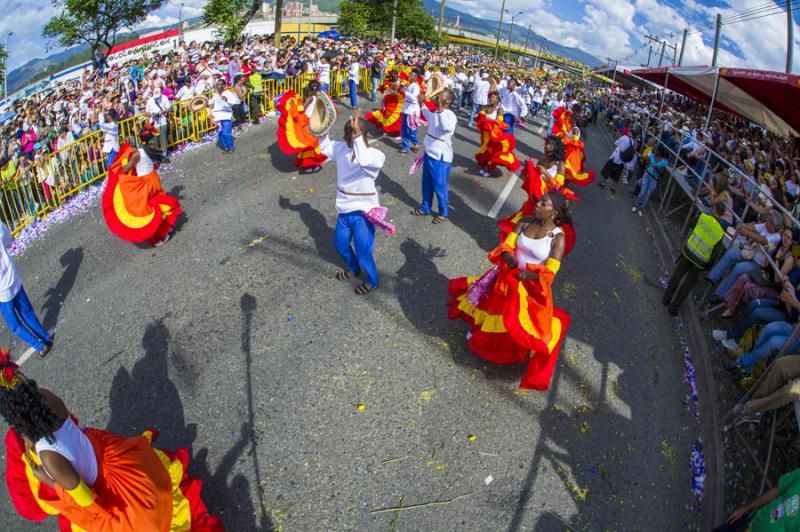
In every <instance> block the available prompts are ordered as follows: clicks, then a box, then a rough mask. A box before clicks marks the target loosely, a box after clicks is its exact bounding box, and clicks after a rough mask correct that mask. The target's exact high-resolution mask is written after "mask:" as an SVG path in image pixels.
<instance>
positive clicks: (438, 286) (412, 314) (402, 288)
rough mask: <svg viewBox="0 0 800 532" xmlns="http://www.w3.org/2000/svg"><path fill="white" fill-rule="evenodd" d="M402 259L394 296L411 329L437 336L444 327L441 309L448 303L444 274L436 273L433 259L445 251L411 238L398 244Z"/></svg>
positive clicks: (444, 320) (445, 322) (445, 319)
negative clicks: (410, 324) (411, 326)
mask: <svg viewBox="0 0 800 532" xmlns="http://www.w3.org/2000/svg"><path fill="white" fill-rule="evenodd" d="M400 251H401V252H402V253H403V256H404V257H405V262H404V263H403V265H402V266H400V269H398V270H397V282H396V285H395V295H396V296H397V300H398V302H399V303H400V308H401V309H402V311H403V314H404V315H405V317H406V318H407V319H408V321H410V322H411V323H412V324H413V325H414V328H415V329H417V330H419V331H422V332H423V333H425V334H427V335H430V336H435V337H438V336H439V335H440V334H441V333H442V332H443V331H446V330H447V329H448V327H447V315H446V313H445V312H443V310H442V309H444V308H445V304H446V303H447V299H446V297H447V291H446V288H447V281H448V279H447V277H445V276H444V275H442V274H441V273H439V269H438V268H437V267H436V264H435V263H434V262H433V261H434V259H438V258H444V257H446V256H447V251H446V250H444V249H442V248H438V247H433V246H428V247H427V248H426V247H423V246H422V245H421V244H420V243H419V242H417V241H416V240H414V239H413V238H407V239H406V240H405V241H403V243H402V244H400Z"/></svg>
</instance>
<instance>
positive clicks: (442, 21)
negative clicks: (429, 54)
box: [439, 0, 445, 46]
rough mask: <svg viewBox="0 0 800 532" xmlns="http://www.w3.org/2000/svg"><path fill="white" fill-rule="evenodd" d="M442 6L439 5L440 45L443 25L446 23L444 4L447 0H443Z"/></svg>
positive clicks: (440, 43)
mask: <svg viewBox="0 0 800 532" xmlns="http://www.w3.org/2000/svg"><path fill="white" fill-rule="evenodd" d="M441 2H442V3H441V6H440V7H439V46H441V45H442V25H443V23H444V4H445V0H441Z"/></svg>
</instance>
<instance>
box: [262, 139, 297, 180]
mask: <svg viewBox="0 0 800 532" xmlns="http://www.w3.org/2000/svg"><path fill="white" fill-rule="evenodd" d="M267 153H269V156H270V159H271V161H272V166H273V167H274V168H275V170H276V172H274V173H271V174H272V175H276V174H278V173H281V174H294V173H296V172H297V168H295V166H294V159H295V158H294V156H293V155H286V154H285V153H283V152H282V151H281V148H280V146H278V143H277V142H273V143H271V144H270V145H269V147H268V148H267Z"/></svg>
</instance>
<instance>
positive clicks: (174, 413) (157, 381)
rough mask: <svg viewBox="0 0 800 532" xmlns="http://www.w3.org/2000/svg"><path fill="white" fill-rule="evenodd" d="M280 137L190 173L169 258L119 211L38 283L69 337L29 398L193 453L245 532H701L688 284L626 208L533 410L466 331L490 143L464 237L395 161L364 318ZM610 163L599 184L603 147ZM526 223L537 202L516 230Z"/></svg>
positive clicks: (65, 238) (259, 137) (29, 264)
mask: <svg viewBox="0 0 800 532" xmlns="http://www.w3.org/2000/svg"><path fill="white" fill-rule="evenodd" d="M362 102H363V100H362ZM364 103H365V104H366V107H367V108H371V104H369V102H364ZM345 111H346V110H345V109H342V112H343V113H344V112H345ZM275 122H276V121H275V119H274V118H273V119H269V120H268V121H267V122H266V123H264V124H262V125H260V126H257V127H253V128H251V129H250V130H248V131H247V132H245V133H244V134H242V135H241V136H239V137H238V138H237V139H236V145H237V150H236V153H235V154H234V155H231V156H226V155H222V154H221V153H220V152H219V151H218V150H216V149H215V148H214V147H213V144H210V145H208V146H205V147H202V148H199V149H196V150H192V151H188V152H186V153H184V154H183V155H178V156H175V157H174V167H175V170H174V171H172V172H168V173H165V175H164V176H163V181H164V184H165V188H166V189H167V190H168V191H169V190H171V191H172V193H173V194H178V195H179V197H180V200H181V202H182V204H183V206H184V209H185V211H186V217H185V218H184V219H183V221H182V222H181V223H180V227H179V230H178V232H177V234H176V236H175V237H174V238H173V239H172V240H171V241H170V242H169V243H168V244H166V245H165V246H163V247H162V248H159V249H152V248H147V247H137V246H134V245H131V244H128V243H125V242H123V241H121V240H119V239H117V238H116V237H114V236H113V235H111V234H110V233H109V232H108V230H107V229H106V226H105V223H104V221H103V219H102V214H101V211H100V207H99V205H98V206H97V207H96V208H95V209H93V210H91V211H89V212H87V213H85V214H83V215H80V216H79V217H77V218H75V219H74V220H72V221H71V222H69V223H67V224H63V225H59V226H57V227H55V228H53V229H51V230H50V231H49V232H48V233H47V235H46V236H45V238H43V239H42V240H41V241H40V242H38V243H37V244H35V245H34V246H33V247H32V248H30V249H28V250H27V251H26V253H25V254H24V256H23V257H21V258H19V259H18V260H17V265H18V267H19V270H20V272H21V273H22V276H23V279H24V281H25V287H26V290H27V291H28V293H29V295H30V297H31V298H32V300H33V301H34V305H35V307H36V308H39V309H42V310H41V312H42V314H41V315H42V317H43V319H44V320H45V322H46V324H47V325H48V326H51V327H52V326H57V346H56V349H55V350H54V351H53V353H52V354H51V355H50V356H49V357H48V358H47V359H46V360H44V361H40V360H37V359H36V358H35V357H33V358H31V359H30V360H28V361H27V362H26V363H25V365H24V366H23V369H24V370H25V372H26V373H27V374H28V375H29V376H31V377H33V378H35V379H37V380H38V381H39V383H40V384H41V385H42V386H45V387H48V388H50V389H52V390H54V391H55V392H56V393H58V394H59V395H60V396H61V397H62V398H63V399H64V400H65V402H66V403H67V405H68V406H69V407H70V408H71V410H72V411H73V412H74V413H75V415H76V416H78V418H79V419H80V420H81V422H82V423H83V424H86V425H93V426H97V427H101V428H107V429H108V430H111V431H114V432H116V433H119V434H123V435H135V434H138V433H140V431H141V430H142V429H144V428H146V427H151V426H152V427H156V428H158V429H159V430H160V431H161V438H160V439H159V441H158V442H157V443H158V445H160V446H163V447H165V448H175V447H177V446H189V447H191V448H192V449H193V458H194V460H193V462H192V466H191V469H190V472H191V473H192V474H193V475H195V476H199V477H201V478H203V480H204V481H205V486H204V489H203V494H204V498H205V500H206V501H207V503H208V505H209V507H210V508H211V510H212V511H214V512H216V513H218V514H219V515H221V517H222V520H223V522H224V523H225V525H226V527H227V528H228V529H229V530H237V531H250V530H271V529H276V530H287V531H310V530H437V531H438V530H459V531H464V530H470V531H472V530H474V531H489V530H491V531H494V530H509V531H515V530H541V531H549V530H564V529H566V528H569V529H571V530H679V529H683V527H684V522H685V521H687V519H688V518H689V516H688V512H687V510H686V503H687V500H688V498H689V478H688V477H689V471H688V459H689V451H690V446H691V442H692V441H693V439H694V436H693V435H692V434H690V433H689V432H685V431H684V427H686V426H689V425H690V416H689V414H688V412H687V411H686V410H685V409H684V407H683V406H682V399H683V397H684V395H685V394H686V386H685V384H684V383H683V382H682V370H681V368H682V359H681V353H680V351H679V350H678V348H677V346H676V339H677V336H676V331H675V330H674V323H673V320H671V319H669V318H668V315H667V313H666V311H665V310H664V309H663V308H662V307H661V304H660V301H659V300H660V297H661V291H660V288H658V285H659V283H658V279H659V278H660V277H661V275H662V272H663V267H662V266H661V265H660V263H659V258H658V256H657V254H656V251H655V248H654V246H653V244H652V237H651V235H650V234H649V233H648V232H647V230H646V229H645V228H644V224H643V223H642V221H641V220H640V219H639V218H638V217H635V216H634V215H632V214H630V213H629V212H628V211H629V209H630V205H631V204H630V201H629V200H628V198H627V197H623V196H624V194H622V193H619V194H618V196H617V198H614V199H612V198H609V197H608V196H607V193H605V192H603V191H601V190H600V189H598V188H597V187H594V186H592V187H588V188H587V189H581V190H578V194H579V196H581V197H582V201H581V202H580V203H579V204H577V206H575V208H574V209H573V214H574V217H575V220H576V224H575V225H576V228H577V234H578V242H577V245H576V247H575V250H574V252H573V253H572V254H571V255H570V256H569V257H568V258H567V259H566V260H565V261H564V265H563V267H562V269H561V272H560V273H559V275H558V277H557V279H556V283H555V301H556V304H557V305H559V306H561V307H563V308H565V309H566V310H567V311H568V312H569V313H570V314H571V316H572V326H571V327H570V329H569V331H568V334H567V339H566V343H565V345H564V346H563V348H562V352H561V357H560V360H559V363H558V367H557V369H556V375H555V378H554V383H553V386H552V388H551V389H550V390H549V391H548V392H546V393H539V392H525V391H521V390H519V389H518V388H517V383H518V382H519V379H520V377H521V376H522V374H523V372H524V368H522V367H521V366H520V367H499V366H494V365H491V364H488V363H484V362H483V361H482V360H481V359H478V358H476V357H475V356H473V355H472V354H470V353H469V351H468V350H467V349H466V340H465V336H464V335H465V332H466V325H465V324H464V323H463V322H451V321H448V320H447V318H446V308H445V303H446V301H447V293H446V283H447V279H448V278H450V277H455V276H461V275H466V274H479V273H481V272H483V271H484V270H485V269H486V268H487V267H488V262H487V260H486V252H487V251H488V250H489V249H491V248H492V247H493V246H494V244H495V243H496V239H497V231H496V226H495V222H494V221H493V220H491V219H489V218H487V216H486V213H487V212H488V211H489V209H490V207H491V206H492V204H493V203H494V201H495V199H496V198H497V196H498V194H499V191H500V190H501V189H502V187H503V185H504V184H505V181H506V176H503V178H501V179H487V178H482V177H479V176H478V174H477V173H476V171H475V165H474V160H473V158H472V154H473V153H474V151H475V149H476V148H477V142H478V139H477V133H476V132H475V131H474V130H469V129H467V128H466V127H465V126H464V122H461V125H460V127H459V129H458V130H457V132H456V135H455V139H454V146H455V151H456V153H457V155H456V160H455V162H454V168H453V173H452V175H451V196H450V200H451V219H450V222H449V223H446V224H442V225H433V224H431V223H430V221H429V219H419V218H415V217H413V216H410V215H409V214H408V211H409V210H410V209H411V208H412V207H415V206H417V205H418V203H417V202H418V200H419V195H420V183H419V174H418V175H416V176H409V175H408V167H409V165H410V164H411V162H412V156H411V155H405V156H403V155H400V154H398V153H397V144H396V143H395V141H392V140H389V139H381V140H378V141H376V145H377V146H379V147H380V148H381V149H383V150H384V151H385V153H386V154H387V163H386V166H385V168H384V172H383V175H381V177H380V178H379V185H380V187H381V189H382V193H383V195H382V199H383V204H384V205H386V206H387V207H388V208H389V209H390V211H391V219H392V220H393V221H394V223H395V224H396V225H397V234H396V235H395V236H393V237H388V236H387V235H386V234H385V233H382V232H380V234H379V235H378V237H377V243H376V249H375V256H376V259H377V263H378V268H379V273H380V276H381V279H382V286H381V288H380V289H379V290H378V291H376V292H374V293H372V294H370V295H369V296H368V297H366V298H362V297H357V296H355V295H354V294H353V288H354V287H355V284H356V283H355V282H354V281H353V282H339V281H337V280H335V279H334V278H333V274H334V272H335V271H336V269H337V268H338V267H340V264H339V259H338V257H337V255H336V252H335V250H334V248H333V244H332V237H333V227H334V225H335V220H336V212H335V208H334V196H335V168H334V166H333V165H326V166H325V168H324V169H323V171H322V172H320V173H318V174H316V175H313V176H299V175H297V174H296V172H294V171H293V168H292V159H291V158H289V157H286V156H284V155H283V154H282V153H281V152H280V151H279V150H278V148H277V145H276V143H275V129H276V124H275ZM343 123H344V120H342V119H340V120H339V123H338V124H337V130H341V127H342V126H343ZM534 133H538V129H537V128H534V129H533V131H522V130H519V131H518V137H519V139H520V142H519V145H518V153H519V154H520V157H536V156H538V155H539V154H540V151H539V150H541V145H542V142H541V139H540V138H538V137H536V136H535V135H534ZM338 134H339V133H337V134H336V135H335V136H337V135H338ZM587 153H588V156H589V161H590V166H591V167H593V168H595V169H597V170H599V168H600V166H602V162H603V159H604V157H605V156H606V155H607V146H606V143H605V140H604V138H603V136H602V135H601V134H600V133H599V130H595V131H592V130H590V131H589V145H588V150H587ZM523 200H524V193H523V192H522V191H521V190H520V189H519V188H517V189H515V191H514V193H513V194H512V196H511V198H510V200H509V202H508V204H507V205H506V207H505V208H504V210H503V211H502V212H501V216H504V215H507V214H509V213H510V212H512V211H513V210H515V209H516V208H518V207H519V205H521V203H522V201H523ZM2 335H3V336H2V338H0V340H3V342H4V343H7V342H8V341H10V339H9V335H8V333H7V331H6V330H5V328H4V329H3V331H2ZM22 351H23V349H21V348H20V347H17V348H16V349H15V352H16V353H17V354H19V353H21V352H22ZM358 405H363V409H361V408H359V406H358ZM470 436H474V438H470ZM490 477H491V479H492V480H491V482H489V480H490ZM0 506H2V513H0V529H2V530H15V531H16V530H19V531H24V530H41V529H48V528H49V529H53V528H54V527H55V526H56V525H55V523H54V522H50V523H48V524H46V525H33V524H28V523H25V522H23V521H22V520H21V519H20V518H19V517H18V516H17V515H16V514H15V513H14V511H13V509H12V508H11V506H10V502H9V500H8V497H7V495H6V494H5V492H3V495H0ZM397 507H402V510H393V508H397Z"/></svg>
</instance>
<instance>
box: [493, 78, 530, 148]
mask: <svg viewBox="0 0 800 532" xmlns="http://www.w3.org/2000/svg"><path fill="white" fill-rule="evenodd" d="M498 92H499V93H500V106H501V107H502V108H503V111H505V113H504V114H503V121H504V122H505V123H506V124H508V129H510V130H511V134H512V135H513V134H514V124H516V123H517V120H519V119H520V118H524V117H525V116H526V115H527V114H528V107H527V106H526V105H525V100H523V99H522V96H521V95H520V94H519V93H518V92H517V80H516V79H514V78H511V79H510V80H508V83H507V84H506V86H505V87H501V88H500V89H499V90H498Z"/></svg>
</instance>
